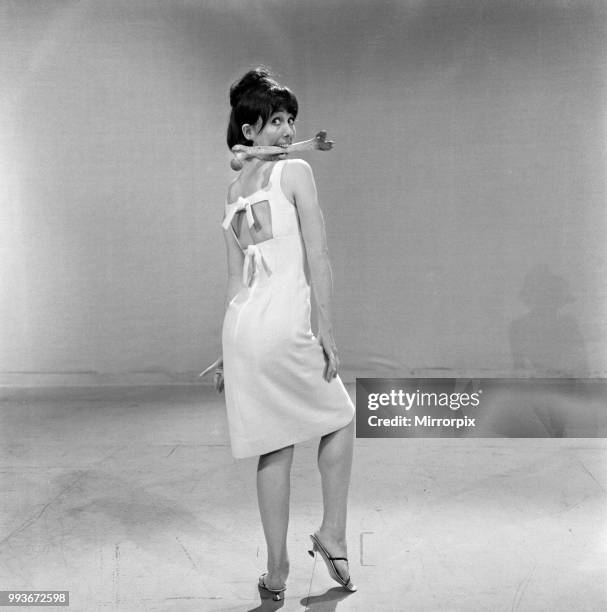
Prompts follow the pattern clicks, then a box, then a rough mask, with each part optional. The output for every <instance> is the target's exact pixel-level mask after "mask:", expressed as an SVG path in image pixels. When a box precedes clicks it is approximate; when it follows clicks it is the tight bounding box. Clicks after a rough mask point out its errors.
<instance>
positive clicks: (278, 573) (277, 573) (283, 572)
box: [264, 562, 289, 589]
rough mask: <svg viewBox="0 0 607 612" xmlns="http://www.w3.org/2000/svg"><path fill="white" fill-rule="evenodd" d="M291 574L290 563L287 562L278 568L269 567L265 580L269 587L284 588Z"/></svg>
mask: <svg viewBox="0 0 607 612" xmlns="http://www.w3.org/2000/svg"><path fill="white" fill-rule="evenodd" d="M288 576H289V563H288V562H286V563H284V564H283V565H281V566H280V567H278V568H272V569H270V568H268V571H267V572H266V574H265V576H264V581H265V584H266V586H267V587H268V588H269V589H282V587H283V586H285V584H286V583H287V578H288Z"/></svg>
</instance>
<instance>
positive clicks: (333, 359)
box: [318, 330, 339, 382]
mask: <svg viewBox="0 0 607 612" xmlns="http://www.w3.org/2000/svg"><path fill="white" fill-rule="evenodd" d="M318 343H319V344H320V346H321V347H322V350H323V353H324V355H325V371H324V373H323V378H324V379H325V380H326V381H327V382H331V380H332V379H333V378H335V377H336V376H337V369H338V368H339V357H338V356H337V346H336V345H335V340H334V339H333V334H332V333H331V332H330V331H328V330H319V332H318Z"/></svg>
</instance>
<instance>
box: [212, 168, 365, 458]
mask: <svg viewBox="0 0 607 612" xmlns="http://www.w3.org/2000/svg"><path fill="white" fill-rule="evenodd" d="M287 163H288V160H281V161H278V162H275V164H274V167H273V168H272V171H271V174H270V178H269V182H268V184H267V186H266V187H265V188H264V189H261V190H259V191H257V192H255V193H253V194H251V195H250V196H248V197H247V198H242V197H240V198H238V200H237V201H236V202H233V203H226V207H225V217H224V221H223V227H224V230H225V231H231V232H233V234H234V237H235V238H236V240H237V241H238V236H237V235H236V232H235V231H234V227H233V225H232V221H233V219H234V217H235V215H236V214H237V213H240V212H241V211H242V214H245V216H246V220H247V222H248V224H249V225H253V224H255V226H256V229H258V230H259V229H261V230H263V231H258V232H255V234H259V235H265V236H266V237H267V236H271V237H270V238H267V239H265V240H264V241H263V242H258V243H257V244H252V245H250V246H248V247H246V248H243V249H242V250H243V252H244V255H245V259H244V267H243V278H242V288H241V289H240V291H239V292H238V294H237V295H236V296H235V297H234V298H233V299H232V301H231V302H230V304H229V305H228V308H227V310H226V313H225V317H224V321H223V330H222V344H223V368H224V382H225V400H226V408H227V417H228V425H229V431H230V441H231V446H232V454H233V456H234V457H235V458H243V457H250V456H253V455H262V454H265V453H269V452H271V451H274V450H278V449H280V448H283V447H285V446H289V445H291V444H294V443H296V442H303V441H304V440H309V439H311V438H315V437H319V436H323V435H325V434H327V433H330V432H332V431H335V430H337V429H340V428H341V427H343V426H345V425H347V424H348V423H349V422H350V421H351V420H352V418H353V416H354V405H353V404H352V401H351V400H350V397H349V395H348V392H347V391H346V389H345V387H344V385H343V383H342V381H341V379H340V378H339V376H338V377H336V378H334V379H333V380H331V382H327V381H326V380H325V379H324V378H323V371H324V368H325V358H324V354H323V350H322V348H321V346H320V344H319V342H318V340H317V338H316V337H315V336H314V335H313V334H312V330H311V327H310V311H311V307H310V283H309V277H308V273H307V265H306V255H305V247H304V243H303V240H302V237H301V231H300V229H299V221H298V217H297V210H296V208H295V206H294V205H293V204H292V203H291V202H290V201H289V200H288V199H287V198H286V196H285V195H284V193H283V192H282V189H281V187H280V179H281V175H282V170H283V168H284V167H285V165H286V164H287ZM251 235H253V233H252V234H251ZM238 244H239V245H240V242H238ZM241 248H242V246H241Z"/></svg>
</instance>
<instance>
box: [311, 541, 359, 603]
mask: <svg viewBox="0 0 607 612" xmlns="http://www.w3.org/2000/svg"><path fill="white" fill-rule="evenodd" d="M310 539H311V540H312V550H309V551H308V554H309V555H310V556H311V557H313V556H314V553H315V552H318V553H320V556H321V557H322V558H323V561H324V562H325V565H326V566H327V570H328V571H329V576H331V578H333V580H335V581H336V582H339V584H341V586H342V587H344V589H346V590H347V591H350V592H351V593H354V591H356V590H357V587H356V586H355V585H354V584H353V583H352V580H351V578H350V575H349V572H348V579H347V580H344V579H343V578H342V576H341V574H340V573H339V572H338V571H337V566H336V565H335V563H333V561H345V562H346V563H348V558H347V557H332V556H331V555H330V554H329V551H328V550H327V549H326V548H325V547H324V546H323V544H322V542H321V541H320V539H319V538H318V536H316V535H311V536H310Z"/></svg>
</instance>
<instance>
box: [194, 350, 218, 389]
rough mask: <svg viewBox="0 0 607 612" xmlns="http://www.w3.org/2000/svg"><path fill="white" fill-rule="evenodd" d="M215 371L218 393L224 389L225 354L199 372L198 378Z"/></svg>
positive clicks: (214, 382)
mask: <svg viewBox="0 0 607 612" xmlns="http://www.w3.org/2000/svg"><path fill="white" fill-rule="evenodd" d="M210 372H213V385H214V387H215V390H216V391H217V393H221V392H222V391H223V387H224V384H223V356H222V357H219V359H216V360H215V361H214V362H213V363H212V364H211V365H210V366H209V367H208V368H206V369H205V370H203V371H202V372H200V374H198V378H204V377H205V376H206V375H207V374H209V373H210Z"/></svg>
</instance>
